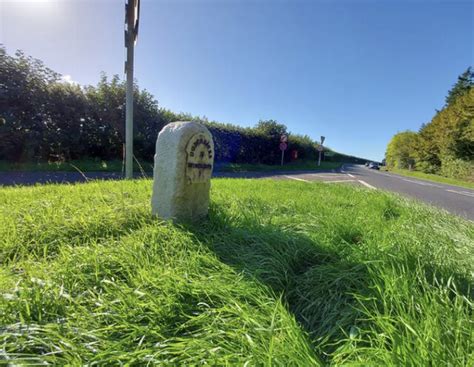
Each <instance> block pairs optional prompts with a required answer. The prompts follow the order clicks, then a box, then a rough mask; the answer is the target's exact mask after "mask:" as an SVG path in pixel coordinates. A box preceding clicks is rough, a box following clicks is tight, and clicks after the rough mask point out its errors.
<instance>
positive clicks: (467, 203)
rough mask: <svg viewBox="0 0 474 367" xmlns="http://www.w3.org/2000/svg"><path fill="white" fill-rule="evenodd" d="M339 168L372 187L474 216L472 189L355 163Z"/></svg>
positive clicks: (465, 215) (470, 216)
mask: <svg viewBox="0 0 474 367" xmlns="http://www.w3.org/2000/svg"><path fill="white" fill-rule="evenodd" d="M343 171H344V172H343V173H345V174H346V175H352V176H354V177H356V179H357V180H361V181H363V182H365V183H367V184H368V185H370V186H373V187H375V188H376V189H382V190H389V191H394V192H398V193H400V194H403V195H406V196H410V197H413V198H416V199H419V200H422V201H424V202H426V203H429V204H432V205H434V206H437V207H440V208H443V209H446V210H447V211H449V212H451V213H454V214H458V215H460V216H463V217H465V218H468V219H470V220H474V190H471V189H467V188H464V187H459V186H453V185H446V184H442V183H438V182H432V181H426V180H421V179H417V178H413V177H406V176H401V175H397V174H393V173H388V172H380V171H375V170H371V169H368V168H366V167H364V166H358V165H345V166H344V167H343ZM349 177H350V176H349Z"/></svg>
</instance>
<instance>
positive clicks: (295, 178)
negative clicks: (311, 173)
mask: <svg viewBox="0 0 474 367" xmlns="http://www.w3.org/2000/svg"><path fill="white" fill-rule="evenodd" d="M285 177H286V178H291V179H292V180H296V181H303V182H311V181H309V180H304V179H302V178H298V177H292V176H287V175H285Z"/></svg>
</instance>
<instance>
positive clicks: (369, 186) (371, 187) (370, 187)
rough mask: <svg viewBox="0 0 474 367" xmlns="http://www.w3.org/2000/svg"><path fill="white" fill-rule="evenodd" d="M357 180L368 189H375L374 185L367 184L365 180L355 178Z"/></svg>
mask: <svg viewBox="0 0 474 367" xmlns="http://www.w3.org/2000/svg"><path fill="white" fill-rule="evenodd" d="M357 181H359V182H360V183H361V184H362V185H364V186H366V187H368V188H369V189H372V190H377V188H376V187H375V186H372V185H370V184H368V183H367V182H365V181H362V180H357Z"/></svg>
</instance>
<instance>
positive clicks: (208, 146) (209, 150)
mask: <svg viewBox="0 0 474 367" xmlns="http://www.w3.org/2000/svg"><path fill="white" fill-rule="evenodd" d="M199 145H204V146H205V147H206V149H207V156H208V158H209V159H212V148H211V144H210V143H209V141H208V140H206V139H203V138H199V139H197V140H196V141H195V142H194V143H193V145H192V146H191V151H190V152H189V155H190V156H191V157H194V154H195V152H196V149H197V147H198V146H199ZM200 158H201V159H202V158H204V157H203V156H202V155H201V157H200Z"/></svg>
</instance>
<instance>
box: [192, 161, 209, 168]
mask: <svg viewBox="0 0 474 367" xmlns="http://www.w3.org/2000/svg"><path fill="white" fill-rule="evenodd" d="M188 168H200V169H211V168H212V165H211V164H206V163H191V162H189V163H188Z"/></svg>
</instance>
